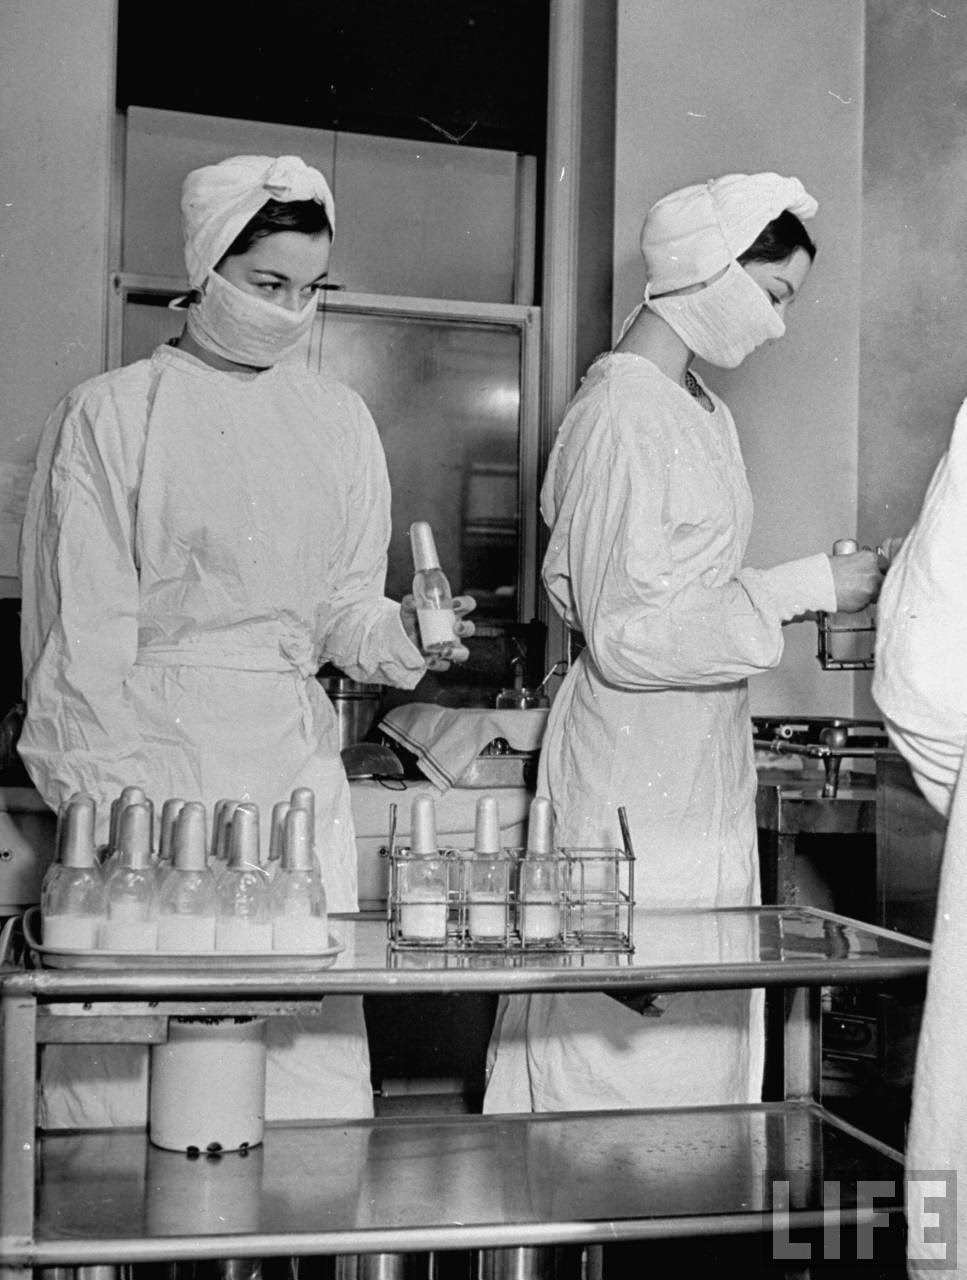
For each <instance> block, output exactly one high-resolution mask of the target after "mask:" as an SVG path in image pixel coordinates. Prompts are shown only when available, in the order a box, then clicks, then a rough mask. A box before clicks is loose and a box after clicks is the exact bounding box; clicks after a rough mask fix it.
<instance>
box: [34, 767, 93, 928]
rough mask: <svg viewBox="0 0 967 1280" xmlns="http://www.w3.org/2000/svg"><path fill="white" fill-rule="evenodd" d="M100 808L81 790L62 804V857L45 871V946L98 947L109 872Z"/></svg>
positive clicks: (42, 908) (59, 854) (42, 895)
mask: <svg viewBox="0 0 967 1280" xmlns="http://www.w3.org/2000/svg"><path fill="white" fill-rule="evenodd" d="M95 814H96V806H95V803H94V799H93V797H92V796H89V795H87V794H85V793H84V792H78V793H77V794H76V795H73V796H71V798H70V799H69V800H68V801H67V802H66V803H65V804H64V805H63V806H62V807H61V812H60V822H59V827H58V840H57V845H58V847H57V858H56V861H54V862H53V863H51V865H50V866H49V867H48V868H47V871H46V873H45V874H44V880H43V884H42V886H41V890H40V915H41V922H42V925H43V936H44V946H46V947H57V948H60V947H66V948H69V949H71V950H86V949H89V948H92V947H94V946H96V945H97V935H98V930H99V929H100V925H101V921H102V920H103V918H104V876H103V873H102V871H101V868H100V866H99V865H98V861H97V849H96V847H95V845H94V819H95Z"/></svg>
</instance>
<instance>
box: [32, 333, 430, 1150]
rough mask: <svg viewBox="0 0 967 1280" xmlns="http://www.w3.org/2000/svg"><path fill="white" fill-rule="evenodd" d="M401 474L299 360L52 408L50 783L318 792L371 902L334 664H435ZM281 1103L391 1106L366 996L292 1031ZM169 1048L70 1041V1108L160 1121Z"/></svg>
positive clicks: (176, 361)
mask: <svg viewBox="0 0 967 1280" xmlns="http://www.w3.org/2000/svg"><path fill="white" fill-rule="evenodd" d="M389 533H390V524H389V487H388V481H387V476H386V465H385V460H384V457H383V452H382V447H381V444H380V441H379V437H378V435H377V433H376V429H375V426H374V424H373V421H372V419H371V417H370V415H369V413H368V411H367V410H366V408H365V406H364V404H363V403H362V401H361V400H360V399H359V397H358V396H357V395H356V394H355V393H354V392H352V391H351V390H349V389H348V388H347V387H345V386H343V385H341V384H340V383H337V382H335V381H329V380H326V379H325V378H322V377H320V376H319V375H317V374H311V373H309V372H308V371H306V370H305V368H304V367H300V366H298V365H293V364H279V365H276V366H275V367H274V368H272V369H269V370H266V371H264V372H261V373H256V374H253V373H249V372H221V371H218V370H215V369H212V368H211V367H209V366H208V365H206V364H204V363H203V362H201V361H199V360H197V359H195V358H194V357H193V356H191V355H189V354H187V353H185V352H182V351H180V350H178V349H177V348H174V347H171V346H163V347H159V348H158V349H157V350H156V351H155V352H154V354H153V355H152V356H151V358H150V359H147V360H141V361H138V362H137V363H135V364H132V365H128V366H126V367H125V368H122V369H118V370H116V371H114V372H111V373H107V374H104V375H102V376H100V377H97V378H94V379H92V380H91V381H89V382H87V383H84V384H83V385H82V386H80V387H78V388H77V389H76V390H75V391H74V392H72V393H71V394H70V395H69V396H68V397H67V398H66V399H65V400H64V401H63V402H62V404H61V405H60V406H59V407H58V408H57V410H56V411H55V412H54V414H53V415H52V416H51V418H50V420H49V422H48V423H47V426H46V429H45V431H44V434H43V437H42V440H41V444H40V449H39V453H38V459H37V472H36V476H35V479H34V483H33V486H32V488H31V491H30V496H29V499H28V504H27V514H26V518H25V522H24V530H23V540H22V550H21V558H22V566H21V567H22V576H23V622H22V642H23V656H24V672H25V684H26V695H27V719H26V723H25V725H24V730H23V735H22V738H21V741H20V754H21V756H22V757H23V760H24V762H25V764H26V766H27V768H28V770H29V772H30V774H31V777H32V778H33V780H34V782H35V783H36V785H37V787H38V789H39V791H40V793H41V794H42V795H43V797H44V799H45V800H46V801H47V802H48V804H50V805H51V806H52V807H56V806H57V805H59V804H60V802H61V801H63V800H64V799H65V798H66V797H67V796H69V795H70V794H71V793H72V792H74V791H81V790H82V791H87V792H90V793H91V795H93V796H94V798H95V800H96V801H97V806H98V827H99V830H98V835H99V839H101V840H103V839H104V838H105V835H106V825H107V821H108V812H109V806H110V801H111V800H112V799H113V798H114V797H115V796H116V795H117V794H118V792H119V791H120V790H121V788H122V787H124V786H127V785H139V786H142V787H144V788H145V790H146V791H147V793H148V795H149V796H150V797H151V798H152V799H153V800H154V801H155V804H156V805H160V803H161V802H162V801H163V800H164V799H166V798H167V797H171V796H178V797H183V798H185V799H188V800H201V801H202V802H203V803H204V804H205V805H206V806H207V807H208V810H209V814H210V813H211V807H212V805H213V804H214V802H215V801H216V800H217V799H219V798H222V797H225V798H232V799H245V800H249V801H252V802H254V803H255V804H257V805H258V806H259V809H260V811H261V815H262V821H263V844H264V841H265V836H266V834H267V832H266V830H265V828H266V826H267V823H268V817H269V814H270V812H271V806H272V805H273V803H274V802H275V801H276V800H279V799H286V798H287V797H288V796H289V793H290V792H291V790H292V788H293V787H311V788H312V789H313V791H314V792H315V796H316V840H317V848H318V851H319V854H320V859H321V862H322V867H323V876H324V881H325V885H326V891H327V894H328V900H329V907H330V910H333V911H352V910H354V909H355V907H356V851H355V842H354V834H353V826H352V815H351V811H350V803H349V789H348V784H347V781H346V777H345V773H344V771H343V768H342V765H341V761H340V759H339V743H338V736H337V732H336V717H335V712H334V710H333V708H332V705H331V703H330V702H329V700H328V699H327V697H326V695H325V693H324V691H323V689H322V688H321V686H320V685H319V683H318V681H317V680H316V679H315V678H314V673H315V672H316V671H317V670H318V668H319V666H320V664H321V663H322V662H324V661H331V662H334V663H335V664H336V665H337V666H338V667H340V668H341V669H342V670H343V671H344V672H346V674H347V675H349V676H350V677H353V678H356V679H360V680H366V681H383V682H385V683H389V684H395V685H399V686H402V687H404V688H407V687H412V686H413V685H415V684H416V683H417V681H418V680H419V678H420V676H421V675H422V674H423V672H424V669H425V667H424V662H423V659H422V658H421V656H420V654H419V652H418V650H417V649H416V648H415V647H414V646H413V645H412V644H411V643H410V641H409V640H408V639H407V637H406V634H405V632H404V630H403V627H402V624H401V622H400V614H399V606H398V605H397V604H395V603H394V602H392V601H390V600H387V599H386V598H385V597H384V596H383V584H384V578H385V570H386V548H387V545H388V541H389ZM269 1044H270V1051H269V1064H268V1076H267V1115H268V1118H269V1119H281V1118H290V1117H306V1116H322V1115H329V1116H333V1115H357V1116H358V1115H367V1114H370V1113H371V1110H372V1098H371V1092H370V1082H369V1068H368V1052H367V1048H366V1035H365V1027H364V1024H363V1018H362V1008H361V1004H360V1001H359V1000H358V999H356V998H345V997H336V998H333V997H330V998H329V999H327V1000H325V1001H324V1002H323V1004H322V1007H321V1011H320V1013H319V1015H318V1016H316V1017H313V1018H305V1019H298V1020H297V1019H279V1020H276V1021H274V1022H273V1023H272V1025H271V1026H270V1030H269ZM145 1071H146V1054H145V1052H144V1051H143V1050H140V1049H134V1050H132V1049H124V1048H121V1049H118V1048H115V1047H110V1048H109V1047H106V1046H105V1047H103V1048H81V1047H75V1046H69V1047H64V1048H60V1049H53V1048H51V1049H48V1050H47V1051H46V1062H45V1067H44V1085H45V1088H44V1096H43V1111H44V1119H45V1122H46V1124H47V1125H48V1127H52V1128H53V1127H59V1126H61V1125H68V1126H70V1127H74V1126H78V1125H85V1126H100V1125H110V1124H142V1123H143V1122H144V1114H145V1095H144V1078H145Z"/></svg>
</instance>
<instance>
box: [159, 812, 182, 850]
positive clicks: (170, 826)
mask: <svg viewBox="0 0 967 1280" xmlns="http://www.w3.org/2000/svg"><path fill="white" fill-rule="evenodd" d="M184 807H185V801H184V800H175V799H170V800H166V801H165V802H164V804H163V805H162V806H161V839H160V842H159V844H158V857H159V859H160V860H161V861H162V862H170V861H171V859H172V857H173V854H174V846H173V844H172V838H173V836H174V830H175V820H176V819H177V817H178V814H179V813H180V812H181V811H182V809H183V808H184Z"/></svg>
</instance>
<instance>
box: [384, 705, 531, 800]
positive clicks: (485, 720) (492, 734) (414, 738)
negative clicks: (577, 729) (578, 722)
mask: <svg viewBox="0 0 967 1280" xmlns="http://www.w3.org/2000/svg"><path fill="white" fill-rule="evenodd" d="M546 723H547V709H546V708H544V707H540V708H535V709H533V710H528V711H517V710H507V711H497V710H492V709H491V708H489V707H438V706H436V704H435V703H432V702H410V703H408V704H407V705H406V706H403V707H394V709H393V710H392V711H390V712H389V713H388V714H387V715H386V716H385V717H384V718H383V719H382V720H381V721H380V722H379V728H380V729H381V730H382V732H383V733H385V734H386V736H387V737H388V738H392V739H393V740H394V741H395V742H398V743H400V745H401V746H404V747H406V749H407V751H412V753H413V754H414V755H415V756H416V758H417V762H418V764H419V767H420V770H421V772H423V773H425V774H426V776H427V777H428V778H429V779H430V781H431V782H432V783H434V784H435V785H436V786H437V787H439V788H440V790H441V791H446V790H447V789H448V788H449V787H452V786H453V785H454V783H455V782H456V781H457V779H458V778H459V777H460V775H461V774H462V773H463V771H464V770H465V769H466V768H467V767H468V766H469V765H470V764H471V763H472V762H473V761H474V760H475V759H476V758H477V756H479V755H480V753H481V752H482V751H483V750H484V748H485V747H488V746H489V745H490V743H491V742H493V741H494V740H495V739H497V738H503V739H504V740H505V741H506V742H507V744H508V745H509V746H510V747H511V749H512V750H514V751H538V750H540V745H541V738H542V737H543V736H544V725H545V724H546Z"/></svg>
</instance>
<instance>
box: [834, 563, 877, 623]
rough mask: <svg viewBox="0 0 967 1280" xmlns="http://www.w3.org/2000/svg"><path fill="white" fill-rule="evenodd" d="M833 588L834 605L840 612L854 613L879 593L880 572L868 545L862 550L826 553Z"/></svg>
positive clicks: (863, 607) (864, 606)
mask: <svg viewBox="0 0 967 1280" xmlns="http://www.w3.org/2000/svg"><path fill="white" fill-rule="evenodd" d="M829 563H830V567H831V568H832V571H833V585H834V586H835V588H836V609H837V612H839V613H857V612H858V611H859V610H860V609H865V608H866V606H867V605H868V604H870V603H871V602H872V601H874V600H875V599H876V597H877V596H878V595H879V594H880V586H881V584H882V582H883V574H882V573H881V572H880V568H879V565H878V564H877V555H876V552H875V551H871V550H870V549H869V548H868V547H867V548H863V549H861V550H854V551H848V552H846V553H843V552H835V553H834V554H833V555H831V556H830V557H829Z"/></svg>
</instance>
